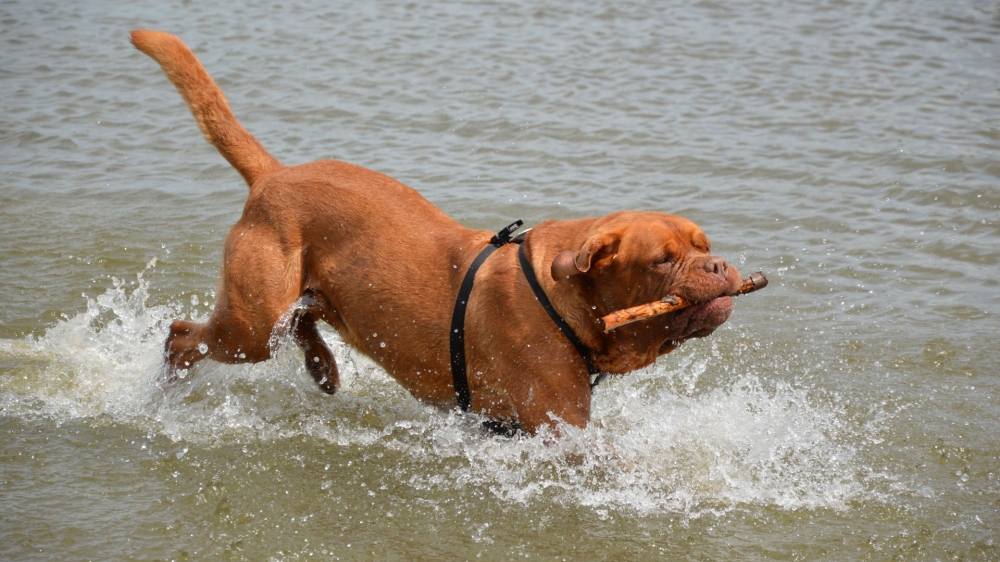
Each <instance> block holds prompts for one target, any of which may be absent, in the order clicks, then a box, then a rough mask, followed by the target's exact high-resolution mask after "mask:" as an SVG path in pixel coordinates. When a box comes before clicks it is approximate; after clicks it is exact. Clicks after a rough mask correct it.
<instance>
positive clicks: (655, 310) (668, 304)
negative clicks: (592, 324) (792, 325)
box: [600, 271, 767, 332]
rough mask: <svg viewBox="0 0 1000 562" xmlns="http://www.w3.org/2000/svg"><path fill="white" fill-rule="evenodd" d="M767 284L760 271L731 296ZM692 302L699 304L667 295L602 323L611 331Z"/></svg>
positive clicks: (613, 314)
mask: <svg viewBox="0 0 1000 562" xmlns="http://www.w3.org/2000/svg"><path fill="white" fill-rule="evenodd" d="M766 286H767V277H764V273H763V272H761V271H758V272H757V273H754V274H753V275H751V276H750V277H747V278H746V279H744V280H743V284H742V285H740V289H739V290H738V291H736V293H735V294H733V295H730V296H734V297H735V296H738V295H745V294H747V293H752V292H754V291H756V290H758V289H763V288H764V287H766ZM692 304H697V303H693V302H690V301H688V300H687V299H684V298H683V297H678V296H675V295H667V296H665V297H663V298H662V299H660V300H658V301H654V302H649V303H646V304H640V305H639V306H633V307H631V308H625V309H622V310H618V311H615V312H612V313H611V314H608V315H607V316H604V317H602V318H601V320H600V322H601V325H602V326H604V331H605V332H610V331H611V330H614V329H615V328H618V327H619V326H624V325H625V324H631V323H632V322H638V321H639V320H645V319H647V318H653V317H655V316H660V315H661V314H667V313H668V312H674V311H675V310H680V309H682V308H687V307H689V306H691V305H692Z"/></svg>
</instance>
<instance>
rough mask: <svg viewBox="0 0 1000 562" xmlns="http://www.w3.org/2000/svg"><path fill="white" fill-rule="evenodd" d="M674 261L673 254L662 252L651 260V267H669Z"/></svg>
mask: <svg viewBox="0 0 1000 562" xmlns="http://www.w3.org/2000/svg"><path fill="white" fill-rule="evenodd" d="M675 261H676V260H675V259H674V256H673V255H671V254H664V255H662V256H660V257H658V258H656V260H654V261H653V267H663V266H666V267H669V266H671V265H673V264H674V262H675Z"/></svg>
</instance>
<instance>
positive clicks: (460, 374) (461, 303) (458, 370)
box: [450, 220, 524, 412]
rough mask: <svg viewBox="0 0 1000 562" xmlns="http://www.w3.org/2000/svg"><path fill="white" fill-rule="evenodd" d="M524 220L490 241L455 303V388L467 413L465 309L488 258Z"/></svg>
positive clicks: (452, 344)
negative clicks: (478, 273)
mask: <svg viewBox="0 0 1000 562" xmlns="http://www.w3.org/2000/svg"><path fill="white" fill-rule="evenodd" d="M522 224H524V221H521V220H516V221H514V222H512V223H511V224H510V225H508V226H507V227H506V228H504V229H503V230H501V231H500V232H497V233H496V234H495V235H494V236H493V238H491V239H490V243H489V245H488V246H486V247H485V248H483V251H481V252H479V255H478V256H476V259H475V260H473V261H472V265H470V266H469V270H468V271H467V272H466V273H465V278H464V279H462V286H461V288H459V290H458V298H457V299H456V300H455V311H454V312H453V313H452V315H451V334H450V336H451V337H450V351H451V379H452V383H453V384H454V386H455V396H456V397H457V398H458V406H459V407H460V408H461V409H462V411H463V412H468V411H469V409H470V408H471V407H472V397H471V395H470V394H469V377H468V374H467V372H466V365H465V309H466V308H468V305H469V295H470V294H472V285H473V284H474V283H475V281H476V272H477V271H479V267H480V266H482V265H483V263H484V262H485V261H486V258H488V257H490V255H492V254H493V252H495V251H497V249H498V248H500V247H501V246H503V245H505V244H508V243H510V241H511V238H510V236H511V234H513V233H514V231H515V230H517V229H518V228H521V225H522Z"/></svg>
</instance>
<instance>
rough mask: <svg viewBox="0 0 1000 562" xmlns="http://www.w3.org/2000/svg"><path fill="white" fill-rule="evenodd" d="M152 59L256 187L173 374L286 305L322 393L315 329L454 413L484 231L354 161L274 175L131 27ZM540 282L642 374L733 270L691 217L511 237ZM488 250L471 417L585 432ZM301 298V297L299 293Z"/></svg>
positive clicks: (723, 287) (692, 332)
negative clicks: (462, 297)
mask: <svg viewBox="0 0 1000 562" xmlns="http://www.w3.org/2000/svg"><path fill="white" fill-rule="evenodd" d="M132 43H133V44H134V45H135V46H136V47H137V48H138V49H139V50H141V51H142V52H144V53H146V54H147V55H149V56H150V57H152V58H153V59H155V60H156V61H157V62H158V63H160V65H161V66H162V67H163V70H164V71H165V72H166V74H167V77H168V78H170V81H171V82H173V83H174V85H175V86H176V87H177V90H178V91H179V92H180V93H181V95H182V96H183V97H184V100H185V101H186V102H187V104H188V106H189V107H190V109H191V112H192V113H193V114H194V117H195V119H196V120H197V122H198V126H199V127H200V128H201V131H202V133H203V134H204V135H205V138H206V139H207V140H208V142H209V143H211V144H213V145H214V146H215V147H216V148H217V149H218V150H219V152H220V153H222V155H223V156H224V157H225V158H226V160H228V161H229V163H230V164H232V165H233V167H235V168H236V170H238V171H239V173H240V174H241V175H242V176H243V179H245V180H246V182H247V184H248V185H249V186H250V195H249V197H248V198H247V202H246V206H245V207H244V209H243V216H242V217H241V218H240V220H239V222H237V223H236V225H235V226H234V227H233V229H232V230H231V231H230V233H229V237H228V238H227V239H226V247H225V254H224V259H223V268H222V279H221V282H220V285H219V290H218V301H217V302H216V304H215V309H214V311H213V312H212V316H211V318H210V319H209V321H208V322H207V323H206V324H196V323H194V322H188V321H183V320H176V321H174V322H173V324H172V325H171V326H170V335H169V336H168V338H167V342H166V369H167V372H168V377H170V378H173V377H174V376H176V375H175V373H176V371H177V370H178V369H186V368H189V367H190V366H191V365H193V364H194V363H195V362H196V361H199V360H201V359H203V358H204V357H211V358H212V359H214V360H216V361H221V362H224V363H239V362H257V361H263V360H265V359H268V358H269V357H270V354H271V349H270V347H269V345H268V339H269V337H270V335H271V332H272V329H273V327H274V326H275V323H276V322H277V321H278V319H279V318H280V317H281V316H282V314H283V313H285V312H286V311H288V310H289V309H290V307H292V306H293V304H294V303H296V301H298V302H300V303H302V302H305V303H307V306H306V307H305V308H304V309H303V310H301V311H300V312H299V317H298V321H297V322H296V323H294V328H293V334H294V337H295V340H296V342H297V343H298V344H299V346H300V347H301V348H302V349H303V351H304V352H305V359H306V365H307V366H308V370H309V372H310V374H311V375H312V376H313V377H314V378H315V379H316V381H317V382H318V383H319V385H320V387H321V388H322V389H323V390H324V391H326V392H328V393H333V392H335V391H336V390H337V388H338V387H339V378H338V374H337V365H336V363H335V361H334V358H333V355H332V354H331V352H330V350H329V349H328V348H327V347H326V345H325V343H324V342H323V339H322V338H321V337H320V334H319V332H318V331H317V327H316V322H317V321H318V320H322V321H324V322H326V323H328V324H330V325H331V326H333V328H334V329H336V331H337V332H338V333H339V334H340V336H341V337H342V338H343V339H344V341H345V342H347V343H349V344H350V345H352V346H354V347H355V348H357V349H359V350H360V351H361V352H363V353H365V354H366V355H368V356H369V357H371V358H373V359H374V360H375V361H376V362H378V364H379V365H381V366H382V367H383V368H384V369H385V370H386V372H388V373H389V374H390V375H391V376H392V377H393V378H395V379H396V380H397V381H399V383H400V384H402V385H403V386H404V387H405V388H406V389H407V390H408V391H409V392H410V393H411V394H412V395H413V396H415V397H416V398H418V399H420V400H423V401H426V402H430V403H434V404H439V405H442V406H445V407H453V406H454V405H455V404H456V395H455V386H454V384H453V382H452V372H451V363H450V355H449V337H450V332H451V320H452V313H453V310H454V309H455V301H456V297H457V295H458V293H459V287H460V285H461V283H462V280H463V277H464V276H465V274H466V271H467V270H468V269H469V266H470V264H471V263H472V261H473V260H474V259H475V258H476V256H477V255H478V254H479V252H480V250H482V249H483V248H484V247H486V246H487V244H488V243H489V240H490V238H491V233H490V232H486V231H481V230H471V229H468V228H465V227H463V226H462V225H460V224H458V223H457V222H455V221H454V220H452V219H451V218H449V217H448V216H447V215H445V214H444V213H443V212H442V211H441V210H440V209H438V208H436V207H435V206H433V205H432V204H431V203H429V202H428V201H427V200H425V199H424V198H423V197H421V196H420V195H419V194H418V193H417V192H416V191H413V190H412V189H410V188H408V187H406V186H405V185H403V184H401V183H399V182H397V181H395V180H393V179H392V178H389V177H387V176H384V175H382V174H379V173H377V172H373V171H371V170H367V169H365V168H361V167H358V166H355V165H352V164H346V163H343V162H331V161H318V162H312V163H309V164H302V165H299V166H292V167H286V166H284V165H282V164H281V163H280V162H278V161H277V160H276V159H274V158H273V157H272V156H271V155H270V154H268V153H267V151H266V150H264V148H263V147H262V146H261V145H260V143H258V142H257V140H256V139H255V138H254V137H253V136H251V135H250V133H248V132H247V131H246V130H245V129H244V128H243V127H242V126H241V125H240V124H239V123H238V122H237V121H236V118H235V117H234V116H233V114H232V112H231V111H230V110H229V106H228V104H227V103H226V100H225V98H224V97H223V95H222V92H221V91H220V90H219V88H218V87H217V86H216V85H215V82H213V81H212V78H211V77H210V76H209V75H208V74H207V73H206V72H205V69H204V68H203V67H202V66H201V64H200V63H199V62H198V60H197V59H196V58H195V56H194V55H193V54H192V53H191V51H190V50H189V49H188V48H187V47H186V46H185V45H184V44H183V43H182V42H181V41H180V40H179V39H177V38H176V37H174V36H172V35H170V34H167V33H163V32H157V31H133V32H132ZM523 247H524V252H525V255H526V257H527V259H528V260H529V262H530V264H531V266H532V268H533V269H534V271H535V274H536V275H537V278H538V282H539V284H540V286H541V288H542V289H543V290H544V292H545V294H546V295H548V298H549V299H550V300H551V302H552V306H553V307H554V308H555V310H556V311H557V312H558V313H559V315H561V316H562V317H563V318H564V319H565V320H566V322H567V323H568V324H569V326H570V327H571V328H572V331H573V332H574V333H575V334H576V336H577V337H578V338H579V340H580V341H581V342H582V343H583V345H584V346H586V349H587V353H589V359H590V361H591V362H592V363H593V364H594V365H595V366H596V367H597V368H598V369H600V370H602V371H604V372H608V373H616V374H622V373H627V372H629V371H632V370H634V369H638V368H640V367H643V366H645V365H649V364H650V363H652V362H653V361H655V360H656V358H657V356H659V355H663V354H665V353H669V352H670V351H672V350H673V349H675V348H676V347H677V346H679V345H680V344H681V343H683V342H684V340H686V339H688V338H694V337H704V336H707V335H708V334H710V333H712V331H713V330H715V328H717V327H718V326H719V325H721V324H722V323H723V322H725V321H726V319H727V318H728V317H729V314H730V313H731V312H732V300H731V299H730V297H729V296H728V295H732V294H735V292H736V291H737V290H738V289H739V287H740V274H739V272H738V271H737V270H736V268H735V267H732V266H729V265H728V264H727V263H726V262H725V261H724V260H723V259H721V258H718V257H714V256H712V255H711V254H710V253H709V252H710V244H709V241H708V238H706V237H705V235H704V234H703V233H702V231H701V229H699V228H698V227H697V226H696V225H695V224H694V223H692V222H691V221H688V220H686V219H683V218H680V217H675V216H672V215H668V214H664V213H654V212H638V211H623V212H617V213H612V214H610V215H607V216H605V217H602V218H588V219H580V220H571V221H546V222H543V223H541V224H539V225H538V226H537V227H536V228H534V229H533V230H531V232H530V233H529V234H528V235H527V236H526V237H525V238H524V240H523ZM518 250H519V247H518V246H517V245H515V244H510V245H506V246H503V247H501V248H499V249H498V250H497V251H496V253H495V254H494V255H492V256H490V257H489V259H487V260H486V261H485V263H484V264H483V265H482V267H481V269H480V270H479V272H478V274H477V275H476V277H475V286H474V288H473V291H472V293H471V296H470V298H469V301H468V309H467V312H466V314H465V319H466V324H465V351H466V365H467V367H468V385H469V389H470V394H471V401H472V409H473V410H474V411H477V412H479V413H481V414H483V415H486V416H489V417H492V418H497V419H502V420H511V421H514V422H516V423H518V424H519V425H520V426H521V427H522V428H523V429H524V430H525V431H528V432H529V433H534V432H535V431H537V430H538V428H540V427H541V426H543V425H551V424H553V423H555V422H554V419H555V418H558V419H561V420H563V421H565V422H567V423H569V424H572V425H575V426H578V427H584V426H586V425H587V422H588V421H589V419H590V398H591V387H590V384H589V383H590V376H589V373H588V370H587V368H586V367H585V363H584V360H583V359H582V358H581V356H580V354H578V352H577V349H576V348H574V346H573V345H572V344H571V343H570V341H569V340H568V339H567V337H566V336H565V335H564V334H563V333H562V332H560V330H559V329H558V328H557V327H556V324H555V323H554V322H553V320H552V319H551V318H550V317H549V316H548V315H547V314H546V312H545V310H543V308H542V306H541V305H540V304H539V301H538V300H537V299H536V297H535V295H534V293H533V292H532V289H531V288H530V287H529V284H528V282H527V281H526V278H525V272H524V271H523V270H522V268H521V267H520V265H519V261H518V255H517V253H518ZM668 294H670V295H678V296H681V297H683V298H685V299H687V300H689V301H691V302H696V303H701V304H698V305H695V306H692V307H689V308H687V309H684V310H682V311H679V312H676V313H672V314H668V315H664V316H662V317H659V318H654V319H649V320H644V321H642V322H637V323H635V324H631V325H629V326H628V327H623V328H619V329H618V330H616V331H614V332H611V333H608V334H605V333H603V332H602V330H601V329H600V327H599V324H598V323H597V319H598V318H600V317H601V316H603V315H605V314H608V313H610V312H613V311H615V310H619V309H622V308H627V307H630V306H634V305H637V304H640V303H645V302H649V301H652V300H656V299H657V298H660V297H662V296H664V295H668ZM304 296H305V297H307V298H305V299H300V298H301V297H304Z"/></svg>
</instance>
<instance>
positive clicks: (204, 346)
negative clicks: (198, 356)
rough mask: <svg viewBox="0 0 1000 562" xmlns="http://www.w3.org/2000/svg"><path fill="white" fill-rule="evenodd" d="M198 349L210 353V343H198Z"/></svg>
mask: <svg viewBox="0 0 1000 562" xmlns="http://www.w3.org/2000/svg"><path fill="white" fill-rule="evenodd" d="M198 351H199V352H201V353H208V344H207V343H205V342H201V343H199V344H198Z"/></svg>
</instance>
